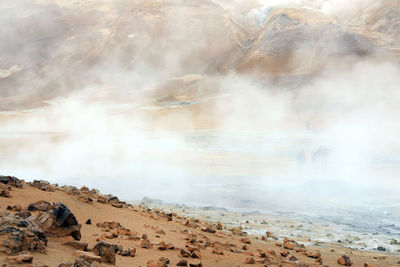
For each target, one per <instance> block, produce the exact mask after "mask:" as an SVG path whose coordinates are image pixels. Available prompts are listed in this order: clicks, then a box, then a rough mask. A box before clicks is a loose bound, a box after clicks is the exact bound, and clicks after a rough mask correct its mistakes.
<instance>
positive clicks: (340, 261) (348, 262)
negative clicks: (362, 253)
mask: <svg viewBox="0 0 400 267" xmlns="http://www.w3.org/2000/svg"><path fill="white" fill-rule="evenodd" d="M337 263H338V264H340V265H344V266H351V265H352V264H353V263H352V262H351V260H350V258H349V257H348V256H346V255H343V256H341V257H340V258H339V259H338V260H337Z"/></svg>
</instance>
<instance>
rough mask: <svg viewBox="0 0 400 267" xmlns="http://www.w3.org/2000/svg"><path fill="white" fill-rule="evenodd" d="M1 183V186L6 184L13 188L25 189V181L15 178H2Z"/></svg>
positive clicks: (0, 178)
mask: <svg viewBox="0 0 400 267" xmlns="http://www.w3.org/2000/svg"><path fill="white" fill-rule="evenodd" d="M0 183H1V184H6V185H9V186H13V187H16V188H22V187H23V181H22V180H20V179H18V178H16V177H14V176H3V175H1V176H0Z"/></svg>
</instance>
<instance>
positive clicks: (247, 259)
mask: <svg viewBox="0 0 400 267" xmlns="http://www.w3.org/2000/svg"><path fill="white" fill-rule="evenodd" d="M244 263H245V264H255V263H256V260H255V259H254V258H253V257H250V258H246V261H245V262H244Z"/></svg>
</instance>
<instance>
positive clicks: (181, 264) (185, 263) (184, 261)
mask: <svg viewBox="0 0 400 267" xmlns="http://www.w3.org/2000/svg"><path fill="white" fill-rule="evenodd" d="M176 266H188V261H187V259H181V260H180V261H179V262H178V263H177V264H176Z"/></svg>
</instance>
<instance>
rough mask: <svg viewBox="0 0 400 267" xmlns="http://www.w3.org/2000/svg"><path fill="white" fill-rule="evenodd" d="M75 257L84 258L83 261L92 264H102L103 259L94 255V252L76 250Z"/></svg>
mask: <svg viewBox="0 0 400 267" xmlns="http://www.w3.org/2000/svg"><path fill="white" fill-rule="evenodd" d="M74 255H75V256H76V257H78V258H82V259H83V260H85V261H87V262H89V263H92V262H101V261H102V258H101V257H100V256H98V255H95V254H93V253H92V252H88V251H82V250H75V251H74Z"/></svg>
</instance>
